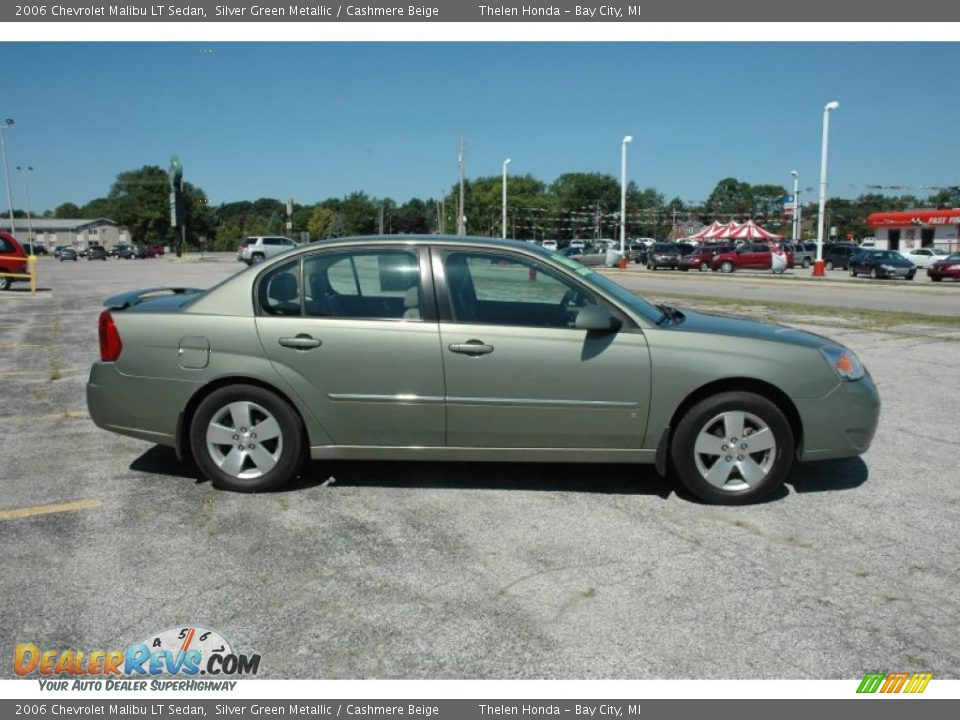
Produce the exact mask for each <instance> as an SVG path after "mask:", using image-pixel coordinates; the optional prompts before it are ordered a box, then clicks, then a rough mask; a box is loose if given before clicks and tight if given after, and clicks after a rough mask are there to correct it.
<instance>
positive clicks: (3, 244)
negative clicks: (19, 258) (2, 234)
mask: <svg viewBox="0 0 960 720" xmlns="http://www.w3.org/2000/svg"><path fill="white" fill-rule="evenodd" d="M12 252H13V243H12V242H10V241H9V240H7V239H6V238H0V253H12Z"/></svg>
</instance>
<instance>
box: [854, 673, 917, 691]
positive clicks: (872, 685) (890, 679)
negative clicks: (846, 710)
mask: <svg viewBox="0 0 960 720" xmlns="http://www.w3.org/2000/svg"><path fill="white" fill-rule="evenodd" d="M932 679H933V674H932V673H905V672H901V673H867V674H866V675H864V676H863V680H861V681H860V686H859V687H858V688H857V692H858V693H875V692H881V693H887V694H890V693H899V692H904V693H914V694H916V693H922V692H923V691H924V690H926V689H927V685H928V684H929V683H930V680H932Z"/></svg>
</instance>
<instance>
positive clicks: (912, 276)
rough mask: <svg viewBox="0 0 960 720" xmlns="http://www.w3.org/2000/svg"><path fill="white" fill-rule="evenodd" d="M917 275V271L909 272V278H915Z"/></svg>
mask: <svg viewBox="0 0 960 720" xmlns="http://www.w3.org/2000/svg"><path fill="white" fill-rule="evenodd" d="M916 275H917V274H916V273H915V272H912V273H908V274H907V280H913V278H915V277H916Z"/></svg>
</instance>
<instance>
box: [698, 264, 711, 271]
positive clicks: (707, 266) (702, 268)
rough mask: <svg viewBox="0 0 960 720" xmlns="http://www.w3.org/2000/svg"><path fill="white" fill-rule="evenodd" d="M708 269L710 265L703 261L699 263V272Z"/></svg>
mask: <svg viewBox="0 0 960 720" xmlns="http://www.w3.org/2000/svg"><path fill="white" fill-rule="evenodd" d="M709 269H710V266H709V265H707V264H706V263H705V262H702V263H700V272H706V271H707V270H709Z"/></svg>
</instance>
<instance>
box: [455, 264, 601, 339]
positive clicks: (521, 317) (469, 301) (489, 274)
mask: <svg viewBox="0 0 960 720" xmlns="http://www.w3.org/2000/svg"><path fill="white" fill-rule="evenodd" d="M444 271H445V273H446V277H447V288H448V291H449V293H450V303H451V310H452V312H453V319H454V320H455V321H456V322H479V323H486V324H496V325H524V326H532V327H570V326H571V325H572V323H573V320H574V318H575V317H576V314H577V312H578V311H579V310H580V308H582V307H584V306H586V305H594V304H596V301H595V300H594V298H593V297H592V296H590V295H589V294H587V293H585V292H583V291H581V290H580V289H579V288H578V287H577V286H576V285H575V284H574V283H572V282H570V281H569V280H568V279H566V278H563V277H562V276H560V275H556V274H554V273H553V272H551V271H548V270H545V269H544V268H543V267H542V266H540V265H538V264H536V263H534V262H533V261H531V260H528V259H526V258H522V257H519V256H515V255H507V254H500V253H467V252H453V251H451V252H448V253H446V255H445V257H444Z"/></svg>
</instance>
